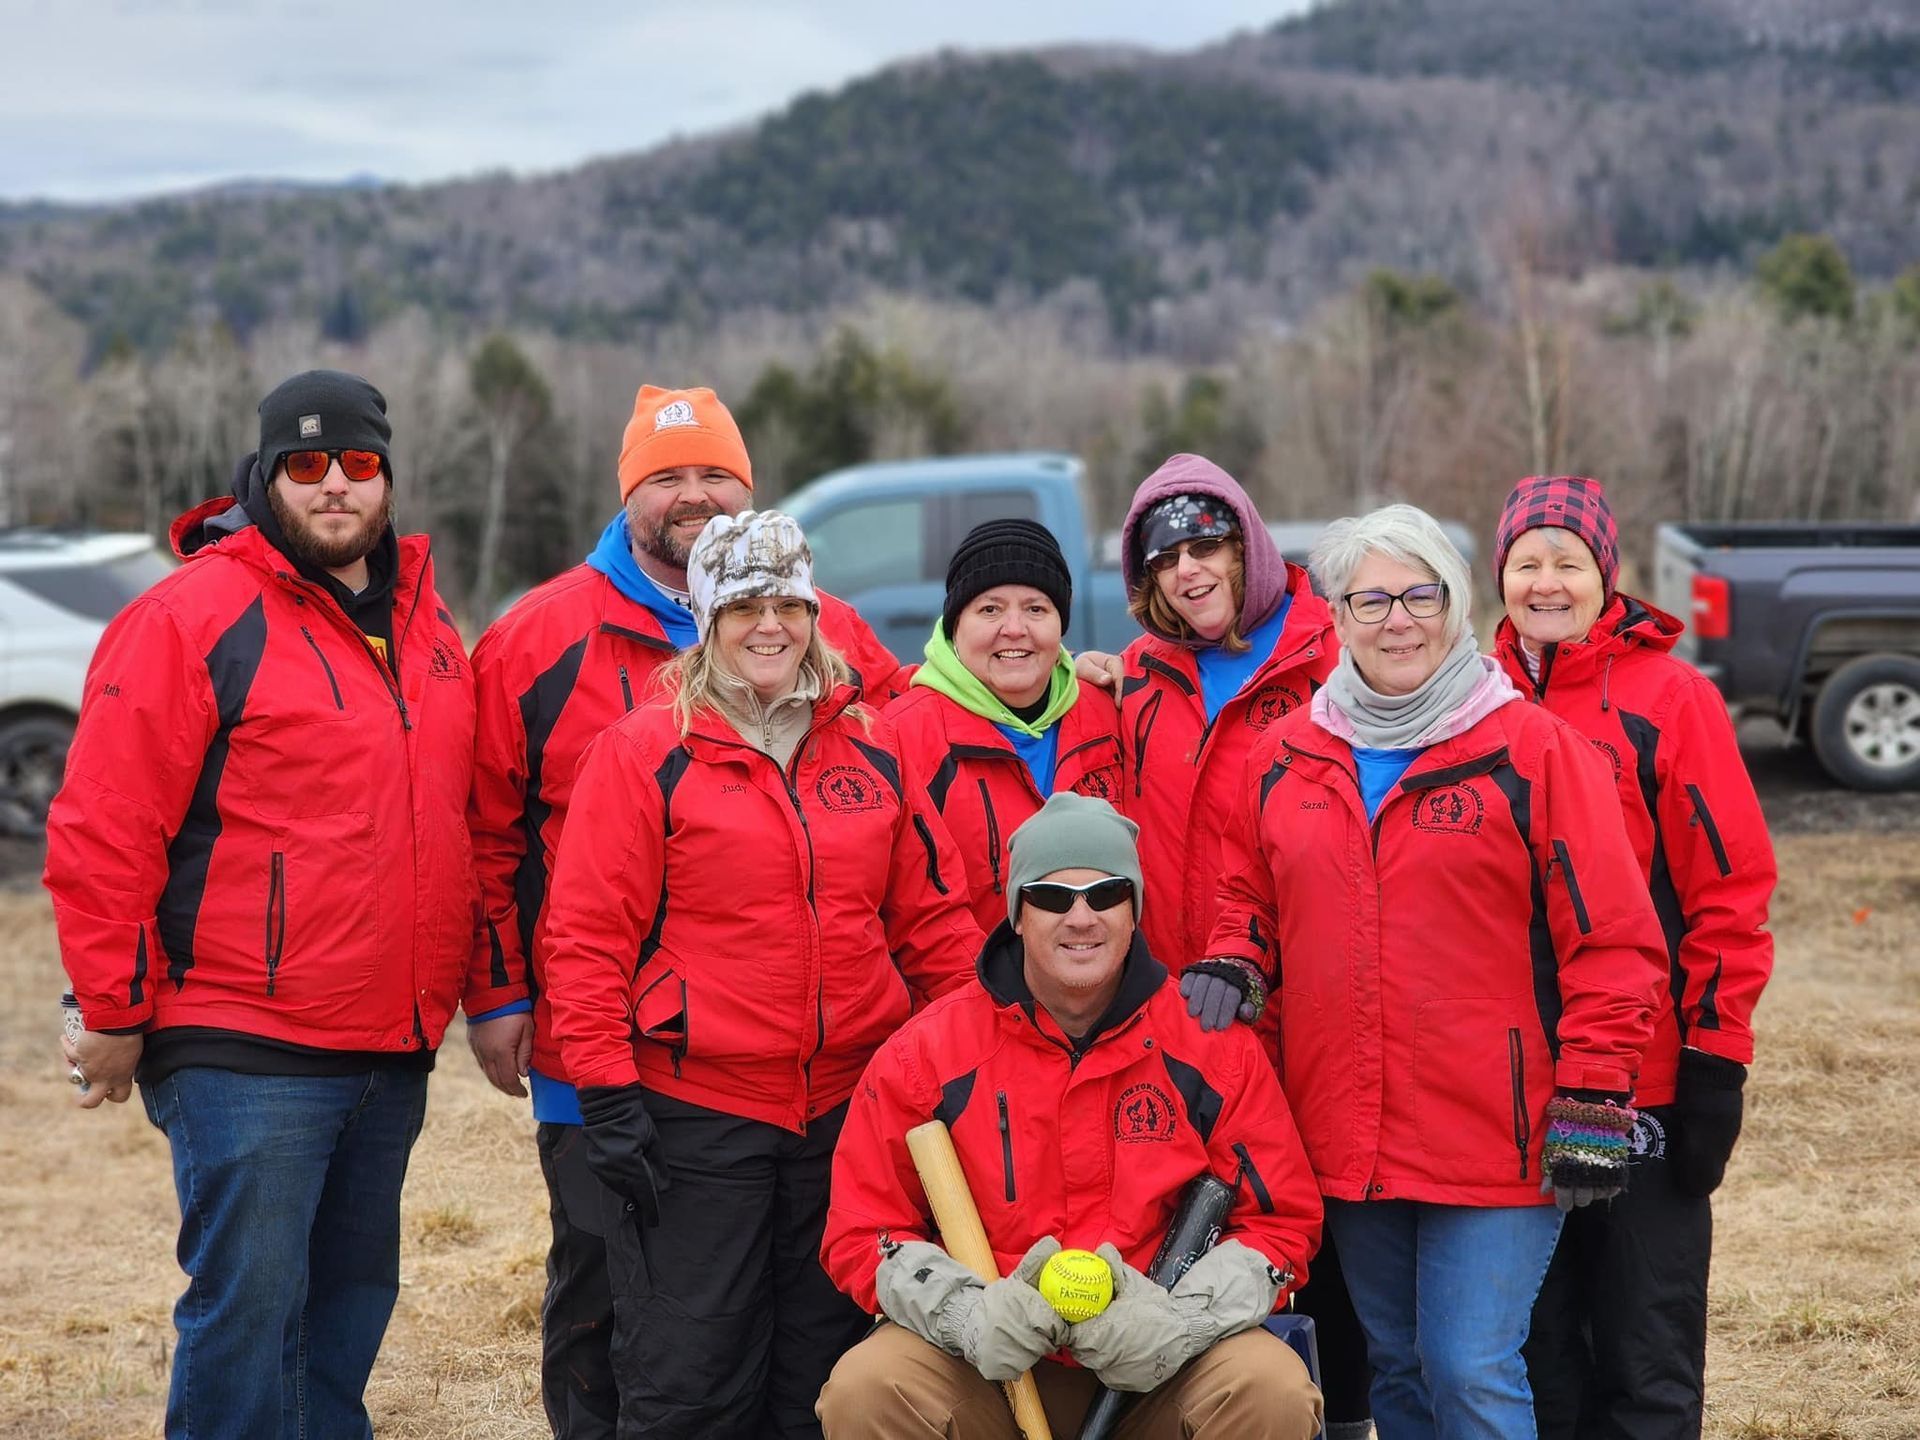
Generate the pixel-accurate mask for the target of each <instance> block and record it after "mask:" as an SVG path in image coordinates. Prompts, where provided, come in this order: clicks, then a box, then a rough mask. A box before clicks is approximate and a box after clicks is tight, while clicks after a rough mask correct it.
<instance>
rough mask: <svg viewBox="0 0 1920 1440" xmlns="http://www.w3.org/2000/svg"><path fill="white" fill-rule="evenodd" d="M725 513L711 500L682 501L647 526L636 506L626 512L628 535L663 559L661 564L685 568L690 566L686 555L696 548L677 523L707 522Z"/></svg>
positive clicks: (655, 557)
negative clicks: (699, 501) (677, 529)
mask: <svg viewBox="0 0 1920 1440" xmlns="http://www.w3.org/2000/svg"><path fill="white" fill-rule="evenodd" d="M725 513H726V512H725V511H724V510H722V509H721V508H720V507H719V506H718V505H715V504H713V503H712V502H711V501H706V502H701V503H696V502H693V501H680V502H677V503H676V504H675V505H674V506H673V507H672V508H671V509H670V510H668V511H667V513H666V514H664V515H662V516H661V517H660V518H659V519H658V520H655V521H654V522H653V523H652V524H651V525H648V524H645V523H644V522H642V521H641V519H640V517H639V516H638V515H636V514H635V513H634V510H633V508H629V509H628V511H627V534H628V536H630V537H631V538H632V540H633V543H634V544H636V545H638V546H639V547H640V548H641V549H642V550H643V551H645V552H646V553H647V554H649V555H651V556H652V557H653V558H654V559H656V560H658V561H660V563H661V564H663V565H671V566H672V567H673V568H674V569H676V570H684V569H686V568H687V557H688V555H690V554H691V553H692V551H693V541H692V540H682V539H681V538H680V536H679V535H678V534H677V533H676V532H675V530H674V526H676V525H678V524H679V523H680V522H681V521H682V520H698V521H700V522H701V523H702V524H703V525H704V524H705V523H706V522H707V521H708V520H711V519H712V518H713V517H714V516H716V515H724V514H725ZM698 533H699V532H697V531H696V532H695V538H698Z"/></svg>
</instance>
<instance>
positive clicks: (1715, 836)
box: [1495, 595, 1776, 1105]
mask: <svg viewBox="0 0 1920 1440" xmlns="http://www.w3.org/2000/svg"><path fill="white" fill-rule="evenodd" d="M1680 631H1681V625H1680V622H1679V621H1678V620H1676V619H1674V618H1673V617H1672V616H1671V615H1667V614H1664V613H1663V612H1661V611H1659V610H1655V609H1654V608H1653V607H1652V606H1650V605H1647V604H1645V603H1644V602H1642V601H1639V600H1635V599H1634V598H1633V597H1631V596H1627V595H1616V596H1615V597H1614V599H1613V602H1612V603H1611V604H1610V605H1609V606H1608V607H1607V609H1606V610H1605V611H1604V612H1603V613H1602V614H1601V616H1600V618H1599V620H1597V621H1596V622H1595V623H1594V627H1593V629H1592V631H1591V632H1589V634H1588V636H1587V638H1586V640H1585V641H1583V642H1581V643H1577V644H1568V645H1549V646H1547V647H1546V649H1545V650H1544V651H1543V652H1542V654H1541V659H1540V678H1539V680H1538V681H1536V680H1534V678H1533V677H1532V676H1531V675H1529V674H1528V673H1527V667H1526V662H1525V660H1523V659H1522V658H1521V654H1520V637H1519V635H1518V634H1517V633H1516V632H1515V630H1514V628H1513V622H1512V621H1510V620H1503V621H1501V622H1500V630H1499V633H1498V635H1497V636H1496V639H1495V650H1496V653H1497V654H1498V655H1499V657H1500V662H1501V664H1503V665H1504V666H1505V667H1506V670H1507V674H1508V675H1509V676H1511V677H1512V679H1513V682H1514V684H1516V685H1517V686H1519V687H1520V689H1521V691H1522V693H1524V694H1527V695H1530V696H1532V697H1533V698H1534V699H1536V700H1538V701H1539V702H1540V703H1541V704H1542V705H1544V706H1546V708H1547V709H1549V710H1551V711H1552V712H1553V713H1554V714H1556V715H1558V716H1559V717H1560V718H1561V719H1563V720H1565V721H1567V722H1568V723H1569V724H1571V725H1572V726H1573V727H1574V728H1575V729H1576V730H1578V731H1579V732H1580V733H1581V734H1583V735H1585V736H1586V737H1587V738H1588V739H1589V740H1591V741H1592V742H1593V745H1594V748H1595V749H1597V750H1599V751H1600V753H1601V754H1602V755H1604V756H1605V757H1606V758H1607V760H1608V761H1609V762H1610V763H1611V765H1612V768H1613V780H1614V785H1615V787H1616V788H1617V789H1618V790H1619V793H1620V806H1621V809H1622V811H1623V812H1624V813H1625V816H1626V823H1627V838H1628V839H1629V840H1631V841H1632V842H1633V851H1634V854H1635V855H1636V856H1638V857H1639V860H1640V871H1641V873H1642V874H1643V875H1645V876H1646V878H1647V886H1648V888H1649V889H1650V890H1651V891H1652V892H1653V908H1654V911H1655V912H1656V913H1657V914H1658V915H1659V917H1660V928H1661V929H1662V931H1664V932H1665V936H1666V951H1667V962H1668V963H1667V983H1666V984H1665V985H1663V986H1662V987H1661V990H1660V995H1659V1002H1658V1003H1659V1008H1658V1010H1657V1012H1656V1015H1655V1021H1654V1028H1653V1043H1652V1044H1651V1045H1650V1046H1649V1047H1648V1050H1647V1056H1646V1059H1645V1060H1644V1061H1643V1062H1642V1063H1641V1066H1640V1085H1639V1089H1638V1090H1637V1092H1636V1097H1635V1098H1636V1099H1637V1101H1638V1102H1639V1103H1640V1104H1642V1105H1665V1104H1667V1103H1669V1102H1670V1101H1671V1100H1672V1099H1673V1087H1674V1078H1675V1074H1676V1072H1677V1070H1678V1067H1679V1063H1680V1047H1681V1046H1683V1045H1692V1046H1694V1047H1695V1048H1697V1049H1700V1050H1706V1051H1708V1052H1710V1053H1712V1054H1715V1055H1719V1056H1723V1057H1724V1058H1726V1059H1728V1060H1737V1061H1739V1062H1740V1063H1741V1064H1743V1065H1744V1064H1747V1063H1748V1062H1750V1061H1751V1060H1752V1059H1753V1028H1752V1022H1753V1007H1754V1005H1755V1003H1756V1002H1757V1001H1758V1000H1759V998H1760V991H1761V989H1762V988H1763V987H1765V985H1766V983H1767V977H1768V976H1769V975H1770V974H1771V973H1772V971H1773V937H1772V936H1771V935H1769V934H1768V933H1767V904H1768V902H1769V900H1771V899H1772V897H1773V886H1774V881H1775V878H1776V873H1775V870H1774V863H1773V846H1772V843H1771V842H1770V841H1769V840H1768V838H1767V822H1766V817H1765V816H1764V815H1762V814H1761V813H1760V801H1759V798H1758V797H1757V796H1755V794H1754V793H1753V782H1752V781H1751V780H1749V779H1748V778H1747V767H1746V764H1745V762H1744V761H1742V760H1741V758H1740V746H1739V744H1738V742H1737V741H1736V740H1735V738H1734V731H1733V722H1732V720H1731V719H1730V718H1729V717H1728V715H1727V706H1726V702H1725V701H1724V700H1722V699H1721V698H1720V692H1719V691H1718V690H1716V689H1715V688H1714V686H1713V682H1712V681H1710V680H1708V679H1707V678H1706V676H1704V675H1702V674H1701V673H1700V672H1699V671H1698V670H1695V669H1694V668H1693V667H1692V666H1691V665H1689V664H1687V663H1686V662H1685V661H1684V660H1677V659H1675V658H1674V657H1673V656H1672V655H1670V654H1668V653H1667V652H1668V651H1670V650H1671V649H1672V648H1673V642H1674V641H1675V640H1676V639H1678V638H1679V636H1680Z"/></svg>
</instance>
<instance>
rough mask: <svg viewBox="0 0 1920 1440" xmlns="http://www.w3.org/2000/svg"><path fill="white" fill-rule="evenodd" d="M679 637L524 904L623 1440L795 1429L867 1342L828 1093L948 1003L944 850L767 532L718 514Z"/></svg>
mask: <svg viewBox="0 0 1920 1440" xmlns="http://www.w3.org/2000/svg"><path fill="white" fill-rule="evenodd" d="M687 578H688V586H689V590H690V592H691V596H692V600H693V612H694V619H695V622H696V624H697V626H698V630H699V639H698V641H697V642H696V643H695V644H694V645H693V646H691V647H690V648H688V649H686V650H684V651H682V652H681V653H680V655H679V656H678V657H676V658H675V659H674V660H673V661H672V662H670V664H669V665H668V666H667V667H666V668H665V670H664V671H663V672H662V674H663V678H664V680H665V690H664V693H662V694H658V695H656V696H654V697H653V698H652V699H651V700H649V701H648V703H645V704H642V705H640V706H638V707H637V708H635V709H634V710H632V711H631V712H629V713H628V714H627V715H626V716H625V717H624V718H623V719H621V720H619V721H617V722H616V723H615V724H614V725H612V726H611V727H610V728H608V729H607V730H606V731H604V732H603V733H602V734H601V735H600V737H599V738H598V739H597V740H595V741H594V742H593V743H592V745H591V746H589V748H588V749H587V751H586V754H585V756H584V757H583V758H582V761H581V769H580V777H579V781H578V783H577V784H576V786H575V788H574V801H573V810H572V814H571V815H570V817H569V819H568V821H567V827H566V830H565V832H564V834H563V835H562V837H561V841H560V850H559V854H558V857H557V859H556V861H555V866H554V878H553V887H552V895H551V898H550V900H549V902H548V904H549V922H548V923H549V925H550V945H551V950H550V954H549V958H548V961H547V975H548V985H549V993H550V996H551V1000H552V1005H553V1030H554V1035H555V1038H556V1039H557V1040H558V1042H559V1046H560V1054H561V1058H562V1060H563V1061H564V1062H565V1065H566V1069H567V1078H568V1079H569V1080H571V1081H572V1083H573V1084H574V1085H575V1086H576V1087H578V1089H579V1094H580V1112H581V1117H582V1119H583V1120H584V1121H585V1143H586V1153H587V1160H588V1163H589V1164H590V1165H591V1166H592V1168H593V1170H594V1172H595V1173H596V1174H597V1175H598V1176H599V1177H600V1179H601V1180H602V1181H603V1182H605V1184H606V1186H607V1188H608V1189H609V1190H610V1191H611V1192H612V1193H613V1194H614V1195H616V1196H618V1197H620V1199H621V1203H622V1210H621V1211H620V1212H619V1213H616V1214H613V1215H609V1216H607V1217H606V1226H607V1230H606V1239H607V1262H608V1280H609V1283H610V1286H611V1289H612V1293H613V1310H614V1327H613V1336H612V1345H611V1355H612V1362H613V1370H614V1378H615V1381H616V1384H617V1387H618V1390H619V1396H620V1420H621V1429H622V1430H623V1431H625V1430H626V1429H627V1428H628V1425H629V1422H631V1423H632V1425H633V1426H634V1427H635V1430H636V1433H639V1432H642V1431H644V1433H646V1434H648V1435H656V1436H663V1437H664V1436H687V1437H693V1436H699V1437H739V1440H757V1437H760V1436H781V1437H789V1436H818V1435H819V1433H820V1427H819V1423H818V1422H817V1421H816V1419H815V1418H814V1413H813V1407H814V1401H815V1399H816V1397H817V1396H818V1395H819V1392H820V1387H821V1385H822V1384H823V1383H825V1381H826V1378H827V1375H828V1372H829V1371H831V1369H832V1368H833V1364H834V1362H835V1361H836V1360H837V1359H838V1358H839V1356H840V1354H841V1352H842V1351H844V1350H845V1349H847V1348H848V1347H849V1346H850V1345H852V1344H853V1343H854V1342H855V1341H856V1340H858V1339H859V1338H860V1336H861V1334H862V1333H863V1332H864V1331H865V1329H866V1328H867V1325H868V1323H869V1321H868V1319H867V1317H866V1316H864V1315H863V1314H861V1313H860V1311H859V1309H858V1308H857V1307H856V1306H855V1305H854V1304H853V1303H852V1302H851V1301H849V1300H848V1299H846V1298H845V1297H844V1296H843V1295H841V1294H840V1292H839V1291H838V1290H836V1289H835V1288H834V1286H833V1284H832V1282H831V1281H829V1280H828V1279H827V1277H826V1275H825V1273H824V1272H823V1271H822V1270H821V1268H820V1262H819V1247H820V1238H821V1234H822V1231H823V1229H824V1226H825V1221H826V1207H827V1182H828V1174H829V1167H830V1163H831V1161H832V1156H833V1146H834V1141H835V1139H836V1138H837V1137H838V1135H839V1132H840V1127H841V1125H842V1123H843V1121H844V1120H845V1118H846V1112H847V1099H848V1097H849V1096H850V1095H851V1094H852V1092H853V1087H854V1084H855V1082H856V1081H857V1080H858V1079H859V1076H860V1073H861V1071H862V1069H863V1068H864V1067H865V1065H866V1063H867V1061H868V1059H869V1058H871V1057H872V1055H873V1053H874V1051H875V1050H876V1049H878V1047H879V1046H880V1044H881V1042H882V1041H884V1040H885V1039H886V1038H887V1037H888V1036H889V1035H890V1034H891V1033H892V1032H893V1031H894V1030H895V1029H896V1028H897V1027H898V1026H899V1025H900V1023H901V1022H902V1021H904V1020H905V1019H906V1018H907V1014H908V1012H909V1009H910V1008H911V1006H912V1003H913V999H914V998H915V997H931V996H933V995H937V994H940V993H943V992H944V991H946V990H948V989H952V988H954V987H956V986H958V985H961V984H963V983H965V982H966V981H967V980H968V979H969V978H971V976H972V973H973V962H974V958H975V956H976V955H977V954H978V952H979V949H980V940H981V936H980V930H979V927H978V926H977V925H975V924H974V922H973V918H972V916H971V915H970V914H969V913H968V911H967V909H966V907H965V905H964V903H963V899H962V893H961V884H960V870H961V867H960V862H959V857H958V856H957V854H956V853H955V851H954V849H953V844H952V841H951V840H950V839H948V838H947V835H946V831H945V828H944V827H943V826H942V825H941V823H940V819H939V817H938V816H937V815H935V814H934V813H932V810H931V807H930V806H928V805H927V803H926V800H925V797H924V795H923V794H922V793H921V792H919V791H917V790H916V789H915V788H914V787H913V786H912V784H911V783H910V782H906V781H904V780H903V776H902V771H901V767H900V764H899V762H898V760H897V759H896V757H895V756H894V755H893V754H892V753H891V752H889V751H888V750H887V749H886V748H884V747H883V746H882V745H880V744H878V743H876V742H875V740H874V739H873V738H871V736H870V735H869V733H868V731H869V717H868V716H867V714H866V712H865V711H864V710H862V709H861V708H860V707H859V706H858V705H857V704H856V703H855V702H854V693H855V692H854V690H853V687H852V686H851V685H850V684H849V683H848V672H847V667H846V663H845V662H844V661H843V660H841V659H840V657H839V656H838V655H837V654H836V653H835V652H834V651H833V650H832V649H831V648H829V647H828V646H827V644H826V643H825V642H824V641H823V640H822V639H821V636H820V632H819V628H818V623H817V622H818V617H819V598H818V596H817V594H816V593H815V591H814V588H813V578H812V559H811V555H810V553H809V551H808V548H807V543H806V539H805V537H804V536H803V535H802V534H801V532H800V527H799V526H798V525H797V524H795V523H794V521H793V520H791V519H790V518H788V517H787V516H784V515H779V514H774V513H772V512H754V511H751V510H748V511H743V512H741V513H740V514H738V515H731V516H730V515H716V516H714V517H713V518H712V519H711V520H709V521H708V522H707V526H706V528H705V529H704V530H703V531H702V532H701V534H700V537H699V539H698V540H697V541H696V542H695V543H694V546H693V550H692V554H691V555H690V556H689V558H688V564H687Z"/></svg>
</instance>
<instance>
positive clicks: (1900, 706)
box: [1813, 655, 1920, 790]
mask: <svg viewBox="0 0 1920 1440" xmlns="http://www.w3.org/2000/svg"><path fill="white" fill-rule="evenodd" d="M1813 750H1814V753H1815V754H1816V755H1818V756H1819V757H1820V764H1821V765H1822V766H1823V767H1824V768H1825V770H1826V772H1827V773H1828V774H1829V775H1831V776H1832V777H1833V778H1834V779H1836V780H1838V781H1839V782H1840V783H1841V784H1842V785H1847V786H1851V787H1852V788H1853V789H1855V790H1906V789H1910V788H1912V787H1914V786H1916V785H1920V660H1914V659H1911V658H1910V657H1908V656H1905V655H1862V656H1861V657H1860V658H1859V659H1857V660H1849V661H1848V662H1847V663H1846V664H1845V665H1842V666H1841V667H1840V668H1839V669H1838V670H1836V671H1834V672H1833V674H1832V675H1830V676H1828V677H1827V683H1826V684H1825V685H1823V686H1821V687H1820V698H1819V699H1818V700H1817V701H1815V702H1814V708H1813Z"/></svg>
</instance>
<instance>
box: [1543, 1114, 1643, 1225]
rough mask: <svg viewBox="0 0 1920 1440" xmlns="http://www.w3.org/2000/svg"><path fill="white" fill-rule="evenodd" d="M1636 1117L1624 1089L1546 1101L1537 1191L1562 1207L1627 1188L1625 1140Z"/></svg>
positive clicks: (1603, 1197)
mask: <svg viewBox="0 0 1920 1440" xmlns="http://www.w3.org/2000/svg"><path fill="white" fill-rule="evenodd" d="M1638 1118H1639V1117H1638V1116H1636V1115H1635V1114H1634V1109H1633V1106H1632V1105H1631V1104H1629V1103H1628V1102H1627V1097H1626V1096H1624V1095H1619V1096H1615V1095H1603V1094H1600V1093H1598V1092H1594V1091H1586V1092H1583V1093H1581V1094H1579V1095H1556V1096H1554V1097H1553V1099H1551V1100H1549V1101H1548V1102H1547V1139H1546V1143H1545V1144H1544V1145H1543V1146H1542V1147H1541V1149H1540V1193H1541V1194H1542V1195H1547V1194H1551V1195H1552V1196H1553V1203H1554V1204H1556V1205H1558V1206H1559V1207H1560V1208H1561V1209H1562V1210H1573V1209H1576V1208H1578V1207H1579V1206H1582V1205H1591V1204H1592V1203H1593V1202H1594V1201H1596V1200H1611V1199H1612V1198H1613V1197H1614V1196H1616V1195H1618V1194H1619V1193H1620V1192H1621V1191H1622V1190H1625V1189H1626V1188H1627V1141H1628V1139H1629V1137H1630V1136H1632V1134H1633V1122H1634V1121H1635V1120H1636V1119H1638Z"/></svg>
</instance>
